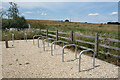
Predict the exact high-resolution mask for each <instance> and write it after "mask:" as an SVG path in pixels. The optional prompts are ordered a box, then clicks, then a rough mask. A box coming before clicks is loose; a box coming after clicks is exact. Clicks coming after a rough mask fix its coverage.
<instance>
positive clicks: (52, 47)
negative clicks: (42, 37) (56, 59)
mask: <svg viewBox="0 0 120 80" xmlns="http://www.w3.org/2000/svg"><path fill="white" fill-rule="evenodd" d="M57 42H62V43H63V46H64V43H66V42H65V41H61V40H59V41H54V42H52V44H51V56H53V44H54V49H55V43H57Z"/></svg>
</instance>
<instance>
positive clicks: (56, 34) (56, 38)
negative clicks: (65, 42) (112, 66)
mask: <svg viewBox="0 0 120 80" xmlns="http://www.w3.org/2000/svg"><path fill="white" fill-rule="evenodd" d="M56 41H58V30H56Z"/></svg>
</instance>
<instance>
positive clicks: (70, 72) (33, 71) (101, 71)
mask: <svg viewBox="0 0 120 80" xmlns="http://www.w3.org/2000/svg"><path fill="white" fill-rule="evenodd" d="M12 44H13V43H12V41H9V47H10V48H5V42H2V75H3V78H118V68H119V67H118V66H116V65H113V64H110V63H107V62H105V61H102V60H99V59H95V60H96V61H95V66H96V67H95V68H94V69H93V66H92V62H93V58H92V57H89V56H87V55H84V54H83V55H82V57H81V58H82V59H81V72H78V64H79V59H75V53H74V52H72V51H71V50H69V49H65V55H64V61H65V62H62V47H61V46H59V45H57V46H56V49H55V50H54V51H53V56H51V48H50V47H48V46H47V42H46V51H43V48H42V41H41V40H40V47H39V48H38V47H37V39H36V40H35V45H34V46H33V40H28V41H27V42H26V41H24V40H15V42H14V46H12ZM50 45H51V43H50ZM0 56H1V54H0ZM78 57H79V54H78V55H77V58H78Z"/></svg>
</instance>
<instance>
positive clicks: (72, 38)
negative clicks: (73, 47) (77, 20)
mask: <svg viewBox="0 0 120 80" xmlns="http://www.w3.org/2000/svg"><path fill="white" fill-rule="evenodd" d="M71 42H72V43H73V31H71Z"/></svg>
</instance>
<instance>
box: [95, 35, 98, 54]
mask: <svg viewBox="0 0 120 80" xmlns="http://www.w3.org/2000/svg"><path fill="white" fill-rule="evenodd" d="M97 53H98V33H95V54H97Z"/></svg>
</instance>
